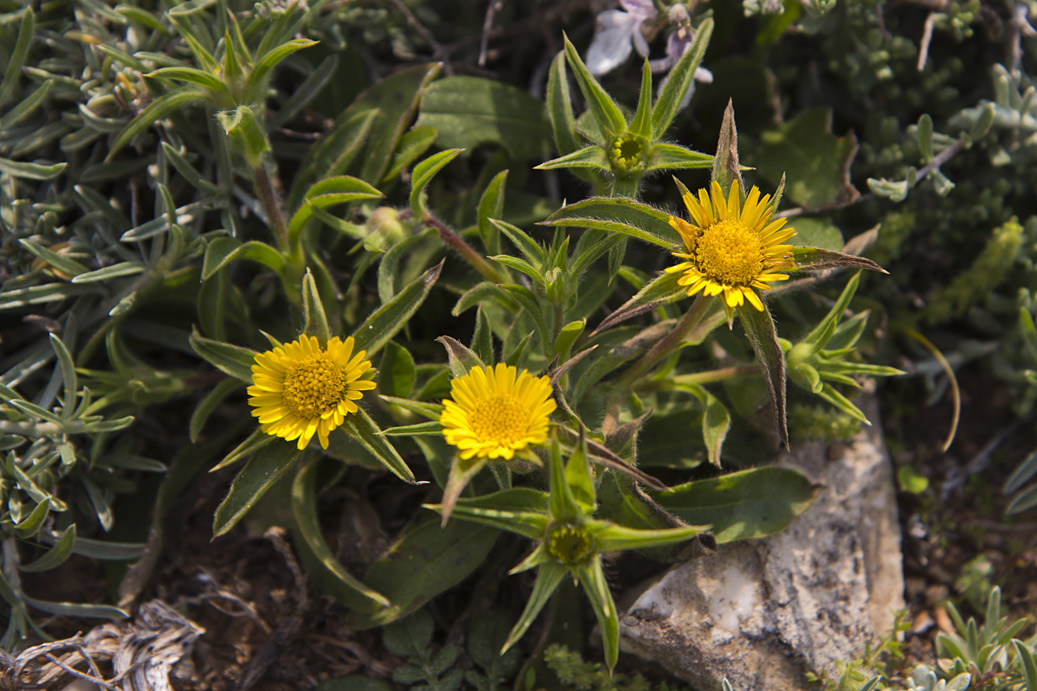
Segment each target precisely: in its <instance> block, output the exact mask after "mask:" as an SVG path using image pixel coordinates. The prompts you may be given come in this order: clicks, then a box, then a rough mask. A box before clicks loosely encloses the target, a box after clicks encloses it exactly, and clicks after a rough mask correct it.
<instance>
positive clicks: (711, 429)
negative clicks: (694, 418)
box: [681, 384, 731, 468]
mask: <svg viewBox="0 0 1037 691" xmlns="http://www.w3.org/2000/svg"><path fill="white" fill-rule="evenodd" d="M681 388H684V389H687V390H688V391H691V392H692V393H693V394H694V395H695V397H696V398H698V399H699V401H700V402H701V403H702V406H703V408H704V410H703V413H702V439H703V440H704V441H705V442H706V452H707V454H708V455H709V462H710V463H712V464H713V465H714V466H716V467H717V468H719V467H720V449H721V447H723V445H724V439H726V438H727V432H728V430H729V429H731V414H730V413H728V412H727V408H725V407H724V404H723V403H721V402H720V399H718V398H717V397H716V396H714V395H713V394H711V393H710V392H709V391H708V390H706V389H705V387H702V386H697V385H694V384H685V385H683V386H681Z"/></svg>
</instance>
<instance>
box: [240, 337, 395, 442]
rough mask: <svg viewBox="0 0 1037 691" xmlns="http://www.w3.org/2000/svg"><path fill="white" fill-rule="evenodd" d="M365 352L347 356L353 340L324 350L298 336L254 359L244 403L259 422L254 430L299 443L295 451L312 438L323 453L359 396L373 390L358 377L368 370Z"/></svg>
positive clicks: (331, 343) (333, 343) (336, 341)
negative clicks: (246, 402)
mask: <svg viewBox="0 0 1037 691" xmlns="http://www.w3.org/2000/svg"><path fill="white" fill-rule="evenodd" d="M366 355H367V352H366V351H363V350H361V351H360V352H358V353H356V354H354V353H353V339H352V338H347V339H346V340H345V341H343V340H342V339H340V338H338V337H335V338H332V339H331V340H330V341H328V345H327V347H326V348H321V346H320V342H319V341H318V340H317V339H316V338H314V337H313V336H307V335H306V334H303V335H301V336H299V339H298V340H296V341H292V342H291V343H288V344H286V345H284V346H279V347H277V348H274V349H273V350H268V351H266V352H265V353H259V354H258V355H256V362H255V364H253V365H252V383H253V385H252V386H250V387H248V394H249V399H248V403H249V405H251V406H252V407H253V408H255V410H253V411H252V415H253V417H257V418H259V428H260V429H261V430H263V431H264V432H266V433H267V434H272V435H274V436H275V437H283V438H285V439H287V440H288V441H292V440H293V439H298V440H299V445H298V446H299V449H300V450H302V449H305V448H306V445H307V444H309V443H310V440H311V439H313V435H314V434H316V435H317V438H318V439H319V440H320V445H321V447H322V448H325V449H326V448H328V434H330V433H331V430H333V429H335V428H336V427H338V426H339V425H341V424H342V423H343V421H345V419H346V415H348V414H349V413H355V412H356V411H357V410H358V406H357V404H356V401H359V400H360V398H361V397H362V396H363V395H364V394H363V393H362V392H363V391H367V390H370V389H373V388H374V387H375V384H374V382H373V381H371V380H370V379H362V378H361V377H362V376H363V375H364V374H365V373H366V372H367V371H368V370H369V369H371V362H370V360H365V359H364V356H366Z"/></svg>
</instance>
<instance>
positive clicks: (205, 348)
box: [188, 331, 256, 384]
mask: <svg viewBox="0 0 1037 691" xmlns="http://www.w3.org/2000/svg"><path fill="white" fill-rule="evenodd" d="M188 340H189V341H190V343H191V348H193V349H194V352H196V353H197V354H198V356H199V357H201V358H202V359H203V360H205V361H206V362H208V363H209V364H210V365H212V366H213V367H215V368H216V369H218V370H220V371H221V372H223V373H225V374H229V375H230V376H232V377H234V378H236V379H240V380H241V381H243V382H246V383H248V384H251V383H252V364H253V363H254V362H255V361H256V351H254V350H252V349H250V348H242V347H241V346H236V345H233V344H231V343H224V342H222V341H214V340H212V339H210V338H205V337H204V336H202V335H201V334H199V333H198V331H192V332H191V336H190V338H189V339H188Z"/></svg>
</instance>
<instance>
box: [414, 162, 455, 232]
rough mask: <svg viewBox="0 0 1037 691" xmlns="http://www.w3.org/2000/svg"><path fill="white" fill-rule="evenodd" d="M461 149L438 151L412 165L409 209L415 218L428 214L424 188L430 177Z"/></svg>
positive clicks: (430, 180) (430, 179)
mask: <svg viewBox="0 0 1037 691" xmlns="http://www.w3.org/2000/svg"><path fill="white" fill-rule="evenodd" d="M462 151H464V149H447V150H446V151H440V152H439V153H436V154H432V155H431V156H429V157H428V158H426V159H425V160H424V161H422V162H421V163H419V164H417V165H416V166H414V170H413V171H412V173H411V190H410V209H411V211H412V212H413V213H414V217H415V218H419V219H420V218H425V217H426V216H427V215H428V209H426V208H425V196H426V195H425V188H426V187H427V186H428V184H429V183H430V182H432V178H434V177H435V176H436V173H438V172H439V171H440V170H442V169H443V167H444V166H446V164H448V163H450V162H451V161H453V160H454V159H455V158H456V157H457V155H458V154H459V153H461V152H462Z"/></svg>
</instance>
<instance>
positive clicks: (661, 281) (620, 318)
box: [590, 273, 687, 337]
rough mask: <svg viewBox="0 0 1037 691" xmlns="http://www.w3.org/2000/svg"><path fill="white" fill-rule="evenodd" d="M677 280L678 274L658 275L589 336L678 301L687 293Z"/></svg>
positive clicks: (603, 320)
mask: <svg viewBox="0 0 1037 691" xmlns="http://www.w3.org/2000/svg"><path fill="white" fill-rule="evenodd" d="M678 280H680V274H676V273H663V274H659V275H658V276H656V277H655V278H653V279H652V280H651V281H650V282H648V283H646V284H645V286H644V287H643V288H641V290H639V291H637V293H636V294H635V295H634V296H633V297H632V298H630V299H629V300H627V301H626V302H625V303H623V304H622V305H621V306H620V307H619V308H617V309H616V310H615V311H614V312H612V314H610V315H608V316H607V317H605V318H604V319H602V320H601V323H600V324H598V326H597V327H596V328H595V329H594V331H592V332H591V334H590V335H591V336H592V337H593V336H596V335H598V334H599V333H601V332H603V331H607V330H608V329H611V328H613V327H614V326H616V325H617V324H619V323H621V322H624V321H626V320H627V319H633V318H634V317H636V316H638V315H640V314H644V313H645V312H648V311H650V310H653V309H655V308H656V307H658V306H660V305H666V304H669V303H672V302H676V301H677V300H680V299H681V298H683V297H684V296H685V294H686V293H687V288H685V287H684V286H681V285H678V283H677V281H678Z"/></svg>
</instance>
